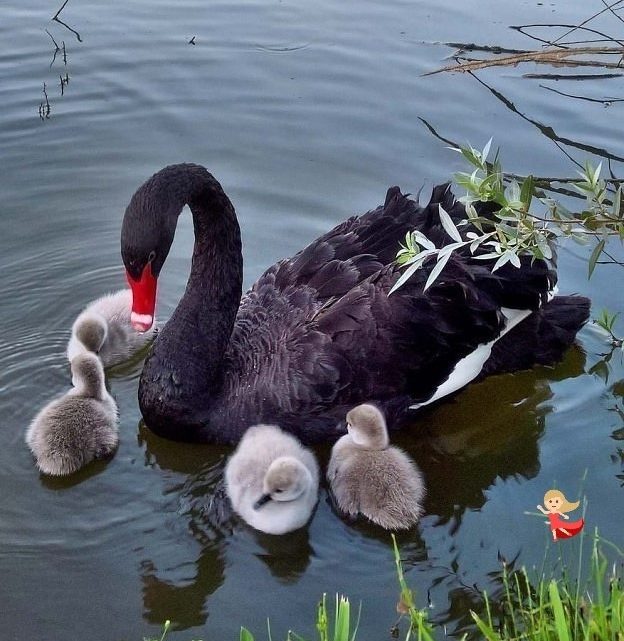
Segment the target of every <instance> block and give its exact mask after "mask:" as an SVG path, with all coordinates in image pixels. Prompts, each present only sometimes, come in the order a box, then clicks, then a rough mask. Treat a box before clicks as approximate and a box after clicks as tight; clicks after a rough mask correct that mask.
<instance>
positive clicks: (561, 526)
mask: <svg viewBox="0 0 624 641" xmlns="http://www.w3.org/2000/svg"><path fill="white" fill-rule="evenodd" d="M548 520H549V521H550V531H551V532H554V533H555V536H556V538H557V539H569V538H570V537H572V536H576V535H577V534H578V533H579V532H580V531H581V530H582V529H583V526H584V525H585V519H579V520H578V521H564V520H563V519H562V518H561V516H560V515H559V514H557V513H555V514H553V513H552V512H551V513H550V514H549V515H548ZM562 530H565V532H563V531H562ZM566 532H567V534H566Z"/></svg>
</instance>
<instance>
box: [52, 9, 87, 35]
mask: <svg viewBox="0 0 624 641" xmlns="http://www.w3.org/2000/svg"><path fill="white" fill-rule="evenodd" d="M68 2H69V0H65V2H63V4H62V5H61V8H60V9H59V10H58V11H57V12H56V13H55V14H54V16H53V17H52V20H53V21H54V22H58V23H59V24H61V25H63V26H64V27H65V28H66V29H68V30H69V31H71V32H72V33H73V34H74V35H75V36H76V38H77V39H78V42H82V38H81V37H80V34H79V33H78V32H77V31H76V30H75V29H73V28H72V27H70V26H69V25H68V24H67V23H65V22H63V21H62V20H61V19H60V18H59V15H60V13H61V11H63V9H64V8H65V6H66V5H67V3H68Z"/></svg>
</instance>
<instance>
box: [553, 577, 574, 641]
mask: <svg viewBox="0 0 624 641" xmlns="http://www.w3.org/2000/svg"><path fill="white" fill-rule="evenodd" d="M548 596H549V597H550V604H551V607H552V610H553V614H554V616H555V629H556V631H557V638H558V639H559V641H570V630H569V629H568V622H567V620H566V613H565V610H564V609H563V603H561V596H560V595H559V589H558V588H557V582H556V581H554V580H553V581H551V582H550V583H549V584H548Z"/></svg>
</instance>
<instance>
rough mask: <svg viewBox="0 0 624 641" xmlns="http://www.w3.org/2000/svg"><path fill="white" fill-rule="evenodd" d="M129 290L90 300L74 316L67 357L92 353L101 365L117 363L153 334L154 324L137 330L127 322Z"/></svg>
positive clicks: (130, 307)
mask: <svg viewBox="0 0 624 641" xmlns="http://www.w3.org/2000/svg"><path fill="white" fill-rule="evenodd" d="M131 311H132V292H131V291H130V290H129V289H122V290H120V291H118V292H115V293H114V294H107V295H106V296H102V297H101V298H98V299H97V300H95V301H93V302H92V303H90V304H89V305H88V306H87V307H86V308H85V309H84V310H83V311H82V312H81V313H80V315H79V316H78V318H76V320H75V321H74V324H73V326H72V335H71V338H70V339H69V343H68V345H67V359H68V360H69V361H70V362H71V360H72V359H73V358H74V357H75V356H77V355H78V354H82V353H84V352H94V353H95V354H97V355H98V356H99V357H100V360H101V361H102V364H103V365H104V367H111V366H113V365H118V364H119V363H122V362H123V361H126V360H128V358H130V356H132V354H134V353H135V352H137V351H138V350H140V349H141V348H142V347H144V346H145V345H146V344H147V343H148V342H149V341H150V340H152V338H153V337H154V332H155V331H156V325H152V327H151V328H150V329H149V330H148V331H146V332H137V331H136V330H135V329H134V328H133V327H132V325H131V323H130V313H131Z"/></svg>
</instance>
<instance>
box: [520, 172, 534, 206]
mask: <svg viewBox="0 0 624 641" xmlns="http://www.w3.org/2000/svg"><path fill="white" fill-rule="evenodd" d="M534 192H535V180H534V179H533V176H527V177H526V178H525V179H524V181H523V183H522V187H521V188H520V200H521V201H522V203H523V204H524V206H525V208H526V211H529V208H530V207H531V201H532V200H533V193H534Z"/></svg>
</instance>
